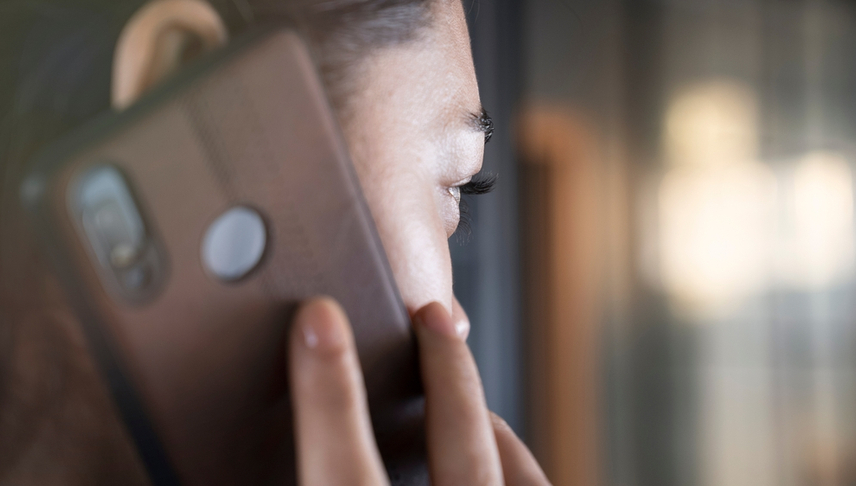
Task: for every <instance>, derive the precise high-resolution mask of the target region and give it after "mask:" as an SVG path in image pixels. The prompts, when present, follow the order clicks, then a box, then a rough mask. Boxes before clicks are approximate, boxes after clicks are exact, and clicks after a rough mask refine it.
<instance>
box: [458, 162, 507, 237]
mask: <svg viewBox="0 0 856 486" xmlns="http://www.w3.org/2000/svg"><path fill="white" fill-rule="evenodd" d="M497 179H498V177H497V175H496V174H491V173H487V174H483V175H477V176H475V177H473V178H472V180H470V182H467V183H466V184H463V185H460V186H457V187H454V188H451V189H457V197H456V198H455V199H456V200H457V201H458V207H459V208H460V214H461V218H460V221H459V222H458V228H457V230H455V234H457V235H459V237H460V235H462V234H467V235H469V234H470V233H471V232H472V217H471V215H470V207H469V205H468V204H467V200H466V199H463V198H462V197H461V196H462V195H466V196H480V195H482V194H487V193H489V192H490V191H492V190H493V189H494V188H495V187H496V183H497ZM450 192H451V191H450ZM453 195H454V194H453Z"/></svg>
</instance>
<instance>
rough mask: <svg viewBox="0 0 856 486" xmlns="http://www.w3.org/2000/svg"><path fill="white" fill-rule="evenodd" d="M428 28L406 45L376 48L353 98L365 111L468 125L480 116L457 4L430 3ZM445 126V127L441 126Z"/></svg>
mask: <svg viewBox="0 0 856 486" xmlns="http://www.w3.org/2000/svg"><path fill="white" fill-rule="evenodd" d="M430 15H431V18H430V23H429V25H428V26H427V27H426V28H425V29H423V30H422V31H421V32H420V33H419V35H418V36H417V37H416V38H414V39H412V40H410V41H407V42H404V43H402V44H397V45H392V46H389V47H384V48H381V49H378V50H377V51H376V52H374V53H373V54H371V55H370V56H369V57H368V59H367V60H366V63H365V64H364V65H363V66H364V69H363V70H362V72H361V74H362V79H361V80H360V84H361V89H358V90H357V94H356V96H355V98H357V100H354V101H357V103H356V104H357V105H359V106H360V110H358V111H360V113H353V115H356V116H365V115H366V110H369V111H375V112H379V111H385V113H378V115H384V116H387V117H390V116H391V117H398V116H401V115H404V114H406V115H407V116H408V117H409V119H410V121H411V122H412V123H415V122H416V121H417V120H418V122H419V123H420V124H421V125H422V128H423V129H426V128H428V126H426V123H428V122H429V120H430V121H431V122H439V123H441V124H454V123H462V124H466V123H470V122H471V114H473V113H480V112H481V103H480V100H479V93H478V84H477V83H476V75H475V69H474V67H473V60H472V52H471V49H470V38H469V32H468V30H467V24H466V19H465V17H464V11H463V7H462V5H461V3H460V2H459V1H449V0H435V1H434V2H432V9H431V13H430ZM441 128H442V127H441Z"/></svg>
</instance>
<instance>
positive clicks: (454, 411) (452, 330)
mask: <svg viewBox="0 0 856 486" xmlns="http://www.w3.org/2000/svg"><path fill="white" fill-rule="evenodd" d="M413 321H414V325H415V328H416V335H417V339H418V341H419V353H420V366H421V370H422V381H423V384H424V386H425V433H426V438H427V444H428V458H429V463H430V464H429V467H430V471H431V480H432V484H435V485H439V486H443V485H460V484H466V485H491V486H493V485H498V484H502V481H503V480H502V469H501V465H500V462H499V452H498V451H497V448H496V440H495V439H494V435H493V430H492V427H491V423H490V417H489V415H488V411H487V407H486V405H485V399H484V391H483V390H482V384H481V380H480V379H479V374H478V370H477V369H476V365H475V361H474V360H473V356H472V354H471V353H470V349H469V348H468V347H467V345H466V343H465V342H464V340H463V337H462V334H463V332H461V330H460V326H456V325H455V321H454V320H452V318H451V317H450V316H449V314H448V312H446V309H445V308H444V307H443V306H442V305H440V304H437V303H433V304H428V305H427V306H425V307H423V308H422V309H421V310H420V311H419V312H417V313H416V315H415V316H414V318H413ZM456 328H457V329H456Z"/></svg>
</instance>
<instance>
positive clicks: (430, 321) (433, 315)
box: [413, 302, 469, 339]
mask: <svg viewBox="0 0 856 486" xmlns="http://www.w3.org/2000/svg"><path fill="white" fill-rule="evenodd" d="M413 321H414V324H416V325H417V326H421V327H424V328H425V329H428V330H430V331H433V332H436V333H438V334H442V335H444V336H450V337H458V338H462V339H463V338H465V334H466V333H467V332H468V327H469V326H466V324H465V323H464V326H461V323H460V322H457V323H456V322H453V321H452V317H451V316H450V315H449V313H448V312H447V311H446V308H445V307H443V305H442V304H439V303H437V302H432V303H430V304H428V305H426V306H425V307H423V308H422V309H420V310H419V312H417V313H416V315H414V316H413Z"/></svg>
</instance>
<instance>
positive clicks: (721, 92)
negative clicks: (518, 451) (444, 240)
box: [452, 0, 856, 486]
mask: <svg viewBox="0 0 856 486" xmlns="http://www.w3.org/2000/svg"><path fill="white" fill-rule="evenodd" d="M465 7H466V8H467V10H468V15H469V19H470V26H471V29H472V30H471V32H472V35H473V49H474V56H475V61H476V67H477V72H478V75H479V81H480V83H481V85H482V86H481V88H482V100H483V102H484V104H485V106H486V108H487V109H488V111H489V112H491V115H492V116H493V117H494V119H495V121H496V123H497V127H498V131H497V134H496V135H495V136H494V138H493V140H492V141H491V143H490V144H489V146H488V150H487V153H486V161H485V168H486V170H488V171H492V172H495V173H497V174H499V180H500V186H499V189H498V190H497V191H495V193H493V194H491V195H489V196H486V197H483V198H481V199H480V200H474V201H471V202H470V206H471V210H470V212H471V214H472V215H473V220H474V223H473V230H472V233H471V234H470V235H466V234H463V235H461V236H460V238H459V239H458V240H457V241H456V240H453V241H452V249H453V258H454V265H455V272H456V273H455V278H456V283H455V284H456V291H457V293H458V295H459V298H460V300H461V301H462V303H463V305H464V307H465V308H466V309H467V310H468V312H469V313H470V316H471V318H472V321H473V332H472V334H471V337H470V344H471V346H472V348H473V350H474V352H475V354H476V356H477V360H478V362H479V365H480V369H481V371H482V373H483V379H484V382H485V387H486V392H487V396H488V402H489V405H490V406H491V408H492V409H493V410H495V411H497V412H498V413H500V414H501V415H503V416H504V417H505V418H506V419H507V420H508V421H509V423H510V424H511V425H512V426H513V427H514V428H515V430H517V431H518V432H519V433H520V434H521V435H522V436H523V437H524V438H525V439H526V441H527V442H528V443H529V444H530V446H531V447H532V449H533V451H534V453H535V454H536V456H537V457H538V458H539V460H540V461H541V462H542V463H543V464H544V466H545V469H546V470H547V472H548V475H549V476H550V478H551V479H552V480H553V481H554V483H555V484H556V485H557V486H559V485H598V484H602V485H622V486H624V485H627V486H633V485H640V486H642V485H657V486H667V485H711V486H713V485H717V486H719V485H733V486H743V485H746V486H750V485H751V486H767V485H769V486H774V485H775V486H779V485H823V486H825V485H850V484H856V298H854V296H856V282H854V271H856V267H854V262H856V259H854V257H855V256H856V255H854V250H856V246H854V245H856V241H854V236H856V234H854V231H856V230H854V210H853V208H854V200H853V185H854V175H853V174H854V170H856V165H854V164H856V52H854V49H853V46H856V5H854V4H853V3H850V2H844V1H832V0H776V1H774V0H767V1H759V0H658V1H654V0H620V1H619V0H524V1H511V0H491V1H471V0H466V1H465Z"/></svg>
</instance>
